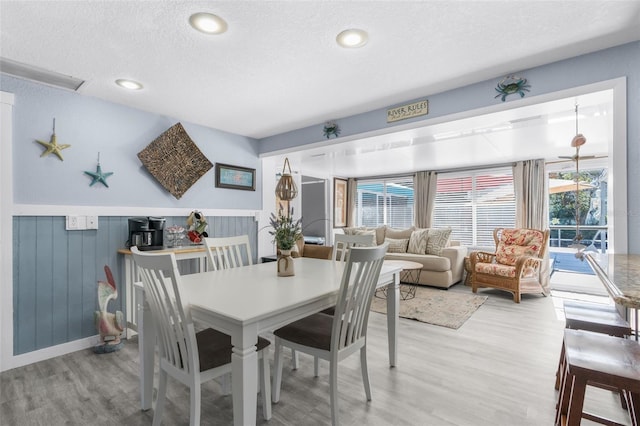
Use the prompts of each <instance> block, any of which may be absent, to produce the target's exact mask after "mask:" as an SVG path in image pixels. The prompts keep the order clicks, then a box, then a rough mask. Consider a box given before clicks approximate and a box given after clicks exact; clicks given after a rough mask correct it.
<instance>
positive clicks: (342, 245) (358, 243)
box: [332, 234, 375, 262]
mask: <svg viewBox="0 0 640 426" xmlns="http://www.w3.org/2000/svg"><path fill="white" fill-rule="evenodd" d="M372 237H373V238H375V235H345V234H336V235H334V236H333V255H332V259H333V260H334V261H340V262H344V261H345V259H346V258H347V256H348V254H349V249H350V248H351V247H371V246H373V245H375V243H374V241H375V240H374V239H373V238H372Z"/></svg>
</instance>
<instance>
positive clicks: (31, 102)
mask: <svg viewBox="0 0 640 426" xmlns="http://www.w3.org/2000/svg"><path fill="white" fill-rule="evenodd" d="M0 88H1V89H2V91H5V92H10V93H14V94H15V105H14V123H13V161H14V163H13V164H14V169H13V174H14V202H15V203H16V204H45V205H47V204H49V205H86V206H133V207H136V206H145V207H147V206H148V207H185V208H186V209H189V208H190V209H193V208H194V207H197V208H200V209H225V208H232V209H249V210H260V209H261V204H262V185H261V182H260V179H257V185H256V191H255V192H254V191H238V190H232V189H222V188H216V187H215V179H214V176H215V175H214V169H213V168H212V169H211V170H209V171H208V172H207V173H206V174H205V175H204V176H202V177H201V178H200V179H199V180H198V181H197V182H196V183H195V184H194V185H193V186H192V187H191V188H190V189H189V190H188V191H187V192H186V193H185V194H184V195H183V196H182V198H181V199H180V200H177V199H176V198H175V197H174V196H173V195H171V194H170V193H169V192H167V191H166V190H165V189H164V188H163V187H162V186H161V185H160V184H159V183H158V182H157V181H156V180H155V179H154V178H153V177H152V176H151V175H150V174H149V173H148V172H147V171H146V169H145V168H144V167H143V166H142V163H141V162H140V160H139V159H138V157H137V153H138V152H140V151H141V150H142V149H144V148H145V147H146V146H147V145H148V144H149V143H150V142H151V141H153V140H154V139H155V138H157V137H158V136H159V135H161V134H162V133H163V132H164V131H165V130H167V129H168V128H169V127H171V126H172V125H174V124H175V123H176V122H177V120H175V119H172V118H169V117H164V116H159V115H156V114H151V113H148V112H144V111H141V110H137V109H134V108H129V107H126V106H122V105H117V104H113V103H110V102H105V101H102V100H99V99H96V98H92V97H88V96H82V95H80V94H78V93H75V92H69V91H66V90H62V89H57V88H52V87H49V86H44V85H41V84H36V83H33V82H29V81H26V80H21V79H17V78H13V77H10V76H7V75H4V74H2V75H0ZM54 118H55V119H56V135H57V139H58V143H59V144H65V143H66V144H71V147H70V148H67V149H65V150H63V151H62V154H63V157H64V161H60V160H59V159H58V158H57V157H56V156H54V155H49V156H48V157H44V158H40V155H41V153H42V152H43V147H41V146H40V145H39V144H38V143H36V142H35V140H36V139H39V140H42V141H46V142H48V141H49V140H50V138H51V133H52V126H53V119H54ZM182 125H183V126H184V128H185V130H186V131H187V133H188V134H189V136H190V137H191V139H192V140H193V141H194V143H195V144H196V145H197V146H198V148H199V149H200V150H201V151H202V152H203V154H204V155H205V156H206V157H207V158H208V159H209V161H211V162H212V163H214V164H215V163H217V162H219V163H225V164H233V165H237V166H243V167H250V168H254V169H256V176H261V175H262V174H261V171H260V170H261V166H260V160H259V158H258V156H257V141H256V140H254V139H251V138H247V137H244V136H239V135H234V134H231V133H226V132H223V131H220V130H216V129H210V128H206V127H202V126H198V125H195V124H192V123H187V122H182ZM98 152H100V163H101V166H102V170H103V172H114V174H113V176H111V177H109V178H108V179H107V183H108V184H109V188H106V187H104V186H103V185H102V184H100V183H97V184H95V185H94V186H92V187H89V183H90V182H91V178H90V177H89V176H86V175H84V173H83V172H84V171H85V170H87V171H92V172H93V171H95V170H96V163H97V157H98ZM188 211H190V210H188Z"/></svg>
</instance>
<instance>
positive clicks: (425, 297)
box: [371, 287, 487, 329]
mask: <svg viewBox="0 0 640 426" xmlns="http://www.w3.org/2000/svg"><path fill="white" fill-rule="evenodd" d="M469 291H471V290H469ZM485 300H487V296H478V295H476V294H465V293H461V292H457V291H448V290H438V289H432V288H426V287H418V288H417V289H416V297H415V298H413V299H409V300H400V316H401V317H402V318H408V319H413V320H417V321H421V322H426V323H429V324H434V325H439V326H442V327H448V328H454V329H457V328H460V326H461V325H462V324H464V322H465V321H466V320H468V319H469V318H470V317H471V315H473V313H474V312H475V311H476V310H477V309H478V308H479V307H480V306H481V305H482V304H483V303H484V302H485ZM371 310H372V311H374V312H380V313H386V312H387V301H386V300H385V299H381V298H379V297H374V298H373V302H372V303H371Z"/></svg>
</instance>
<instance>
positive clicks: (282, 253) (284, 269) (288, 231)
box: [269, 207, 302, 277]
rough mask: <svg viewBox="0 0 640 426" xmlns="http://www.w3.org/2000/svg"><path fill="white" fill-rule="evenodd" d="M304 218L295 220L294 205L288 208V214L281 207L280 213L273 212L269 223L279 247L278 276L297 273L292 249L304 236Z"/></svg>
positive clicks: (274, 240)
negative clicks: (301, 224) (302, 223)
mask: <svg viewBox="0 0 640 426" xmlns="http://www.w3.org/2000/svg"><path fill="white" fill-rule="evenodd" d="M301 220H302V219H298V220H293V207H292V208H291V209H288V210H287V214H286V216H285V215H284V214H283V209H282V208H280V211H279V212H278V215H277V216H276V215H275V214H273V213H271V218H270V219H269V223H270V224H271V228H272V229H271V231H269V234H271V235H273V242H275V243H276V246H277V247H278V250H279V254H278V276H279V277H290V276H293V275H295V272H294V268H293V258H292V257H291V249H293V247H294V246H295V244H296V241H298V240H299V239H300V238H302V228H301V226H300V222H301Z"/></svg>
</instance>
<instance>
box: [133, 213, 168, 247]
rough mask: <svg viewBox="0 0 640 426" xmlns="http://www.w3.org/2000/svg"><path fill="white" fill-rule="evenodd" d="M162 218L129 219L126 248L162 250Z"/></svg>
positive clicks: (163, 221)
mask: <svg viewBox="0 0 640 426" xmlns="http://www.w3.org/2000/svg"><path fill="white" fill-rule="evenodd" d="M164 223H165V218H163V217H130V218H129V241H127V246H128V247H132V246H137V247H138V250H142V251H144V250H162V249H163V248H164Z"/></svg>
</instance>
